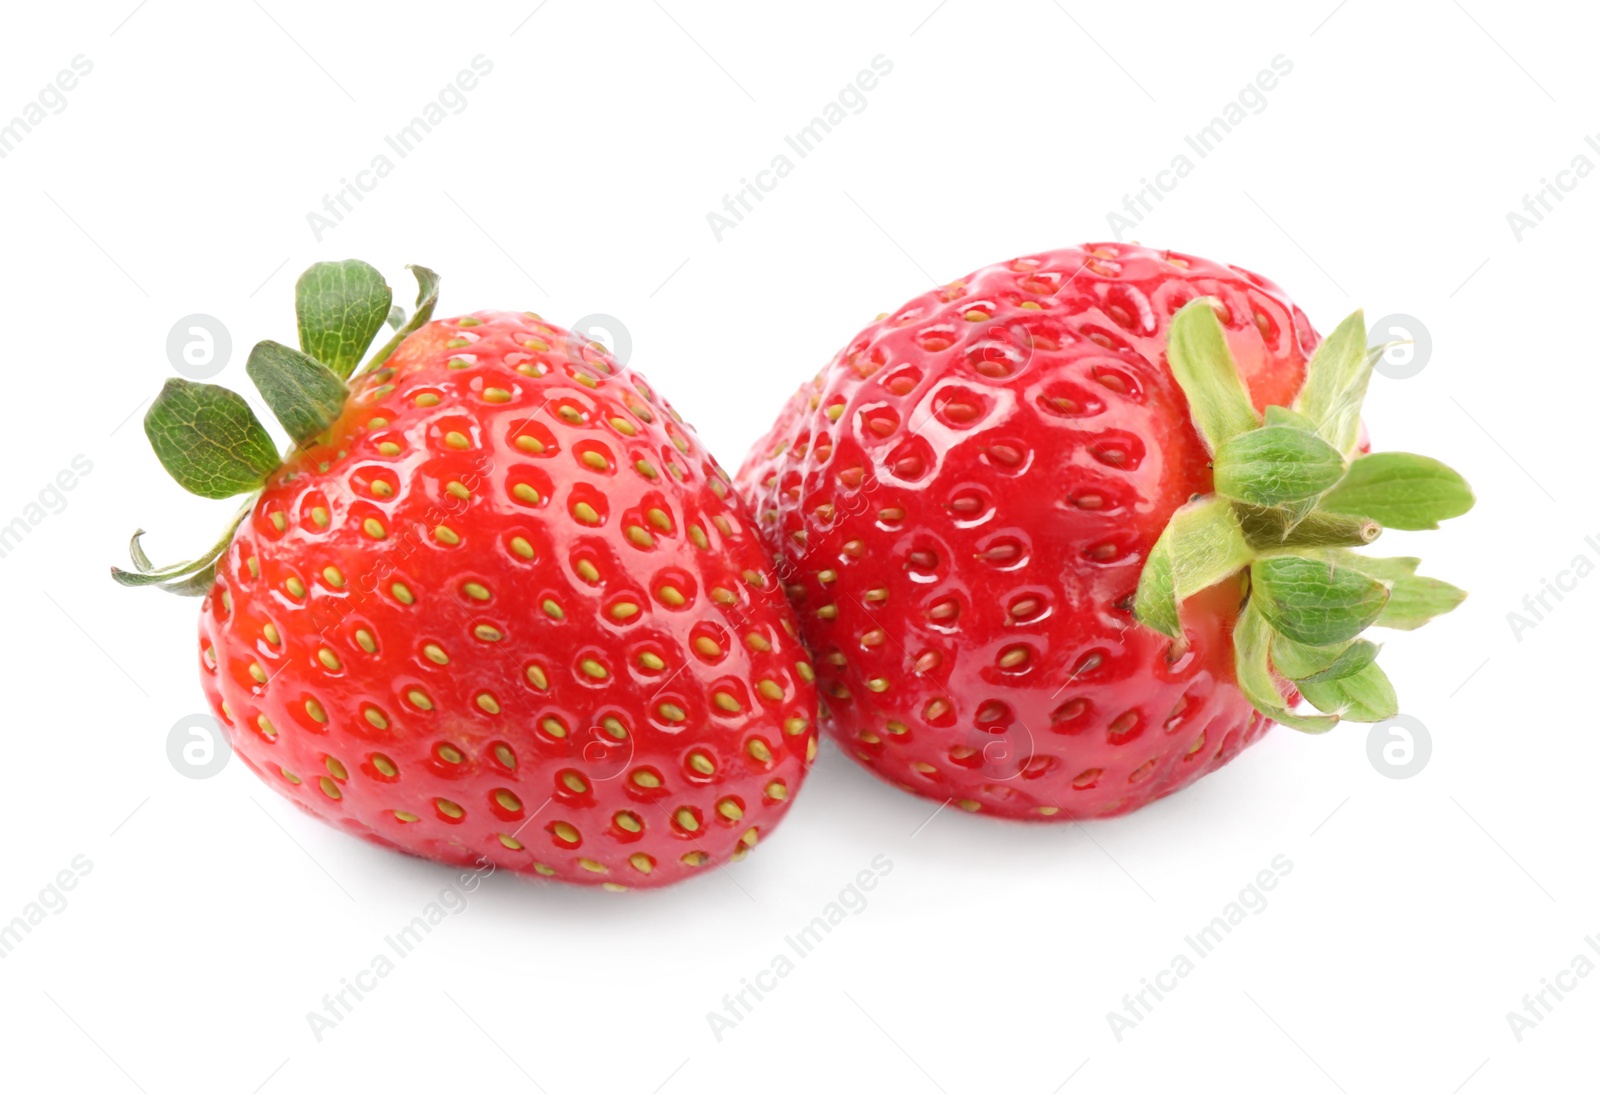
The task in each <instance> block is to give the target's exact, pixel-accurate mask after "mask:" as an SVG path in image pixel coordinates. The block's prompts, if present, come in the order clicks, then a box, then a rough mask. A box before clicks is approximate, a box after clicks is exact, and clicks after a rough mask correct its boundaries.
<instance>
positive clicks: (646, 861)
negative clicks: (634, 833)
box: [628, 851, 656, 874]
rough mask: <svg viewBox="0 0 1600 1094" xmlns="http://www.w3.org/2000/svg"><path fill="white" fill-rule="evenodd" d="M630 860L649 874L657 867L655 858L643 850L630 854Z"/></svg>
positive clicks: (634, 865)
mask: <svg viewBox="0 0 1600 1094" xmlns="http://www.w3.org/2000/svg"><path fill="white" fill-rule="evenodd" d="M628 862H629V864H630V865H632V866H633V868H634V869H635V870H637V871H639V872H640V873H641V874H648V873H649V872H650V871H651V870H654V869H655V868H656V862H655V859H653V858H651V857H650V856H649V855H647V854H645V853H644V852H642V851H641V852H639V853H637V854H633V855H629V856H628Z"/></svg>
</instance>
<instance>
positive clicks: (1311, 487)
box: [1212, 425, 1371, 516]
mask: <svg viewBox="0 0 1600 1094" xmlns="http://www.w3.org/2000/svg"><path fill="white" fill-rule="evenodd" d="M1344 474H1345V465H1344V457H1343V456H1341V455H1340V454H1339V453H1338V451H1337V450H1335V449H1334V448H1333V447H1332V446H1331V445H1329V444H1328V443H1327V442H1326V441H1324V440H1323V439H1322V438H1320V437H1318V436H1317V435H1316V434H1314V433H1306V432H1303V431H1301V430H1299V429H1296V428H1294V427H1293V426H1287V425H1267V426H1262V427H1261V428H1260V429H1252V430H1250V431H1248V432H1245V433H1240V434H1238V435H1237V436H1235V437H1233V438H1232V439H1230V440H1228V441H1226V442H1224V443H1223V444H1222V445H1220V446H1219V447H1218V448H1217V452H1216V456H1215V458H1214V459H1213V460H1212V477H1213V485H1214V488H1215V489H1216V492H1217V493H1219V494H1221V495H1222V496H1223V497H1225V498H1233V499H1234V500H1236V501H1242V502H1244V503H1245V504H1246V505H1255V506H1262V507H1268V508H1270V507H1273V506H1279V505H1285V504H1287V503H1289V502H1300V501H1305V500H1307V499H1315V498H1316V497H1317V495H1319V494H1321V493H1322V492H1323V491H1325V490H1327V489H1328V488H1329V487H1331V486H1332V485H1333V484H1334V483H1336V482H1338V481H1339V480H1340V479H1341V478H1343V477H1344ZM1305 512H1306V510H1301V511H1300V515H1301V516H1304V515H1305ZM1360 515H1362V516H1370V515H1371V514H1360Z"/></svg>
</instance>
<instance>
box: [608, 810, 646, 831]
mask: <svg viewBox="0 0 1600 1094" xmlns="http://www.w3.org/2000/svg"><path fill="white" fill-rule="evenodd" d="M611 820H612V822H613V823H615V824H616V826H617V827H618V828H620V829H622V830H623V831H624V832H642V831H644V825H642V824H640V823H639V818H638V817H637V816H635V815H634V814H632V813H618V814H616V815H615V816H613V817H612V818H611Z"/></svg>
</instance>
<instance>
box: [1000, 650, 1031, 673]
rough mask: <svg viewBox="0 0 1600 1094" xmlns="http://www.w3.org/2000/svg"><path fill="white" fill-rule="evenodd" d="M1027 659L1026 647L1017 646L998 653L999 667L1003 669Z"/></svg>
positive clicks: (1012, 666)
mask: <svg viewBox="0 0 1600 1094" xmlns="http://www.w3.org/2000/svg"><path fill="white" fill-rule="evenodd" d="M1027 659H1028V651H1027V649H1026V648H1023V647H1019V648H1017V649H1014V650H1007V651H1006V652H1005V653H1003V654H1001V655H1000V667H1001V668H1003V669H1010V668H1015V667H1016V666H1018V665H1020V664H1022V663H1023V662H1024V661H1026V660H1027Z"/></svg>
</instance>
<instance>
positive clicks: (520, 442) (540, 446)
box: [516, 434, 544, 456]
mask: <svg viewBox="0 0 1600 1094" xmlns="http://www.w3.org/2000/svg"><path fill="white" fill-rule="evenodd" d="M516 445H517V447H518V448H520V449H522V451H524V452H531V453H533V454H534V455H535V456H537V455H538V454H539V453H541V452H543V451H544V442H542V441H541V440H539V438H537V437H530V436H528V435H527V434H523V435H522V436H520V437H518V438H517V440H516Z"/></svg>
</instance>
